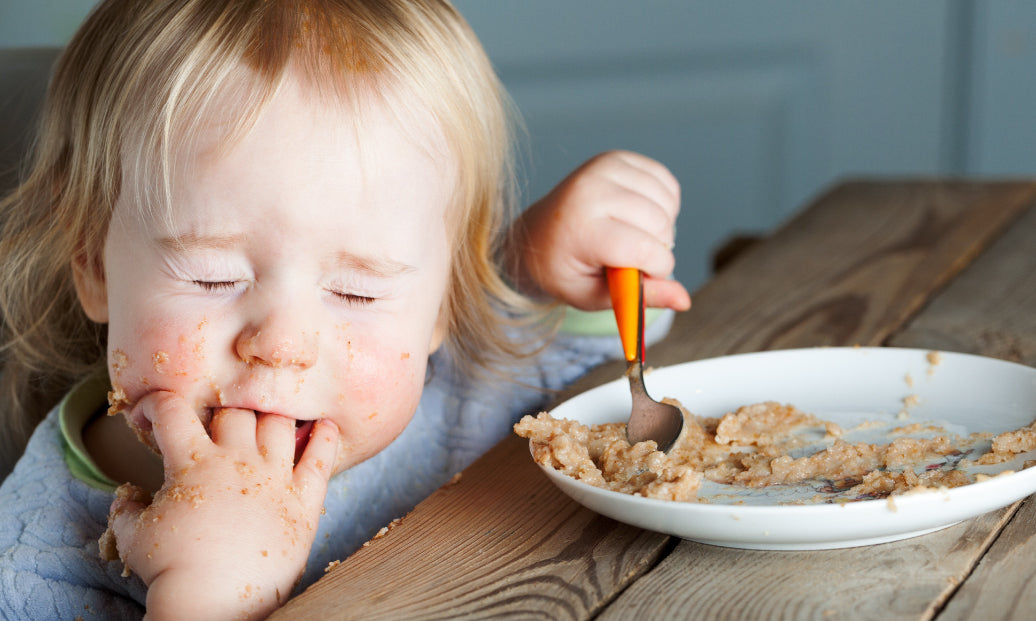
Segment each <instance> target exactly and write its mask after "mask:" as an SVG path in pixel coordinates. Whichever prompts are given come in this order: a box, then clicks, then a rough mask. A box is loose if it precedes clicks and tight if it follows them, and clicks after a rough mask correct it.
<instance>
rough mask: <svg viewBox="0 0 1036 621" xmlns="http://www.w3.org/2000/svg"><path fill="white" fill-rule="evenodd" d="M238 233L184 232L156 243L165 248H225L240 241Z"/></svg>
mask: <svg viewBox="0 0 1036 621" xmlns="http://www.w3.org/2000/svg"><path fill="white" fill-rule="evenodd" d="M241 239H242V237H241V236H240V235H197V234H195V233H184V234H183V235H176V236H173V237H162V238H159V239H158V245H159V246H162V247H163V248H165V249H166V250H227V249H230V248H233V247H235V246H237V245H238V244H239V243H240V242H241Z"/></svg>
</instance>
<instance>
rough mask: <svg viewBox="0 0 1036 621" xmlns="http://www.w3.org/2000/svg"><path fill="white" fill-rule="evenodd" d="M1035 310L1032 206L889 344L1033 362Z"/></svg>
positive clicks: (1035, 228) (1035, 255)
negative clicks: (906, 329) (907, 328)
mask: <svg viewBox="0 0 1036 621" xmlns="http://www.w3.org/2000/svg"><path fill="white" fill-rule="evenodd" d="M994 287H995V289H994ZM1034 311H1036V209H1030V210H1029V211H1028V213H1026V214H1025V215H1024V216H1022V217H1021V218H1019V220H1018V221H1017V222H1015V223H1014V224H1013V225H1012V226H1011V228H1010V229H1009V230H1008V231H1007V232H1006V233H1005V234H1004V236H1003V238H1002V239H1000V240H998V241H997V243H996V244H994V245H993V246H992V247H991V248H990V249H989V251H988V252H986V253H984V254H983V255H982V256H981V257H979V258H978V260H976V261H975V263H974V264H972V265H971V266H970V267H969V268H968V269H967V270H965V271H964V272H963V273H962V274H961V275H960V278H957V279H956V280H954V281H953V283H952V284H951V285H950V286H949V287H948V288H947V290H946V292H945V293H944V294H942V295H940V296H938V297H937V298H935V299H934V300H932V303H931V304H930V305H929V306H928V308H926V309H925V312H924V314H922V315H921V316H920V317H918V318H917V319H916V320H915V321H913V322H912V323H911V326H910V329H909V330H908V331H906V332H905V333H903V334H901V335H898V336H896V338H895V339H894V340H893V341H892V343H893V344H894V345H897V346H900V347H917V346H922V347H933V348H936V349H942V350H946V351H958V352H966V353H978V354H983V355H986V356H993V357H996V358H1001V359H1003V360H1010V361H1012V362H1021V363H1023V364H1027V365H1030V366H1036V312H1034Z"/></svg>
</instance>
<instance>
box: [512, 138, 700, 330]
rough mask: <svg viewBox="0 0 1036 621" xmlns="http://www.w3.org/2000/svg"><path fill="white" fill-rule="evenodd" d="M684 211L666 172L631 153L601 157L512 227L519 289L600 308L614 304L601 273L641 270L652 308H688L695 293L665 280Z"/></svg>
mask: <svg viewBox="0 0 1036 621" xmlns="http://www.w3.org/2000/svg"><path fill="white" fill-rule="evenodd" d="M679 211H680V186H679V183H678V182H677V181H676V178H675V177H673V175H672V174H671V173H670V172H669V170H668V169H666V167H665V166H663V165H662V164H660V163H659V162H657V161H655V160H653V159H651V158H649V157H645V156H643V155H640V154H638V153H632V152H629V151H609V152H606V153H602V154H600V155H597V156H596V157H594V158H592V159H591V160H589V161H588V162H586V163H585V164H583V165H582V166H580V167H579V168H578V169H576V171H575V172H573V173H572V174H571V175H569V176H568V177H567V178H565V180H564V181H562V182H561V183H560V184H559V185H558V186H557V187H556V188H554V189H553V190H552V191H551V192H550V193H549V194H548V195H547V196H545V197H544V198H543V199H541V200H540V201H538V202H537V203H535V204H534V205H532V206H530V207H529V208H528V209H527V210H526V211H525V213H523V214H522V216H521V217H520V218H519V219H518V220H517V221H516V222H515V226H514V227H513V229H512V235H511V238H510V239H509V240H508V244H509V249H510V251H511V252H512V253H513V256H515V257H516V258H517V265H516V266H515V272H516V273H515V279H516V282H517V284H518V287H519V289H521V290H523V291H525V292H527V293H531V294H541V293H545V294H547V295H549V296H551V297H553V298H556V299H558V300H560V301H562V302H564V303H566V304H569V305H571V306H574V307H576V308H579V309H582V310H601V309H605V308H609V307H610V306H611V301H610V298H609V295H608V285H607V282H606V280H605V276H604V267H606V266H612V267H636V268H639V269H641V270H642V271H643V272H644V273H645V274H646V276H647V278H645V279H644V301H645V303H646V305H647V306H652V307H663V308H672V309H675V310H686V309H688V308H690V305H691V298H690V295H689V294H688V293H687V290H686V289H685V288H684V287H683V285H681V284H680V283H678V282H676V281H675V280H669V279H668V277H669V275H670V274H672V272H673V267H674V266H675V259H674V257H673V252H672V248H673V241H674V237H675V234H676V228H675V223H676V216H677V214H678V213H679Z"/></svg>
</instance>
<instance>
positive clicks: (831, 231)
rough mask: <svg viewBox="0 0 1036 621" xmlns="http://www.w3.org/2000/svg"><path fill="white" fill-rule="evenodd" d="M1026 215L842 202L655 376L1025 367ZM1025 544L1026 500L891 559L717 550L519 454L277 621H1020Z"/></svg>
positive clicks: (965, 193)
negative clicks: (776, 352)
mask: <svg viewBox="0 0 1036 621" xmlns="http://www.w3.org/2000/svg"><path fill="white" fill-rule="evenodd" d="M1034 202H1036V183H1031V182H1028V183H1023V182H989V183H979V182H964V181H959V182H958V181H950V182H942V181H934V180H933V181H913V180H903V181H858V182H857V181H853V182H846V183H843V184H841V185H839V186H837V187H835V188H834V189H832V190H831V191H830V192H828V193H827V194H825V195H823V196H822V197H820V198H819V199H818V200H817V201H816V202H815V203H813V204H812V205H811V206H809V207H808V208H807V209H805V210H804V211H803V212H801V213H800V214H799V215H798V216H797V217H796V218H794V219H793V220H792V221H790V222H789V223H788V224H787V225H785V226H784V227H783V228H782V229H780V230H779V231H778V232H777V233H775V234H774V235H773V236H772V237H770V238H768V239H767V240H765V241H763V242H761V243H759V244H757V245H756V246H754V247H752V248H751V249H750V250H748V251H747V252H745V253H744V254H743V255H741V256H739V257H738V258H737V259H736V260H735V261H734V262H733V263H732V264H731V265H730V266H729V267H728V268H726V269H724V270H723V271H722V272H720V273H719V274H717V275H716V276H715V277H714V278H713V279H712V280H711V281H710V282H709V283H708V284H707V285H705V286H704V287H703V288H702V289H701V290H700V291H698V292H697V293H696V294H695V296H694V308H693V309H691V310H690V311H689V312H687V313H683V314H681V315H680V316H679V317H678V319H677V321H676V324H675V325H674V327H673V330H672V332H671V333H670V335H669V336H668V338H667V339H666V340H665V341H664V342H663V343H660V344H659V345H657V346H656V347H654V348H653V349H652V350H651V351H649V352H648V360H649V361H651V363H652V364H654V365H658V366H661V365H669V364H675V363H678V362H683V361H688V360H695V359H700V358H708V357H713V356H719V355H723V354H732V353H740V352H751V351H759V350H766V349H784V348H793V347H808V346H821V345H854V344H859V345H889V346H903V347H919V348H930V349H940V350H945V351H958V352H971V353H979V354H983V355H987V356H993V357H998V358H1003V359H1007V360H1012V361H1018V362H1022V363H1025V364H1028V365H1034V366H1036V313H1034V309H1036V209H1034V208H1032V207H1031V206H1032V205H1033V203H1034ZM688 212H689V213H687V214H686V215H685V216H684V218H685V219H688V220H691V221H693V218H694V213H693V209H689V210H688ZM622 369H623V366H622V363H615V364H609V365H605V366H603V367H601V368H598V369H596V370H594V371H593V372H592V373H590V374H589V375H588V376H587V377H585V378H584V379H583V380H581V381H580V382H579V383H578V385H577V386H575V387H574V388H573V389H572V390H570V391H568V392H567V393H566V395H563V396H562V397H570V396H572V395H574V394H577V393H578V392H581V391H583V390H586V389H587V388H590V387H592V386H595V385H597V384H600V383H603V382H605V381H609V380H613V379H615V378H617V377H619V375H620V373H621V372H622ZM1034 535H1036V496H1034V497H1030V498H1028V499H1026V500H1024V501H1021V502H1018V503H1016V504H1014V505H1012V506H1010V507H1007V508H1004V509H1001V510H999V511H994V512H992V513H988V514H986V515H982V516H980V517H977V518H974V519H971V520H968V521H965V522H962V523H960V524H957V525H955V526H952V527H949V528H946V529H944V530H941V531H938V532H935V533H932V534H928V535H924V536H921V537H915V538H912V539H907V540H904V541H900V542H895V543H887V544H882V545H875V546H869V547H862V548H849V549H842V550H827V551H816V552H771V551H752V550H737V549H726V548H718V547H713V546H708V545H704V544H699V543H694V542H690V541H682V540H679V539H677V538H674V537H670V536H667V535H662V534H659V533H654V532H650V531H645V530H641V529H638V528H634V527H631V526H626V525H624V524H621V523H618V522H615V521H613V520H611V519H608V518H605V517H602V516H599V515H597V514H594V513H592V512H590V511H589V510H586V509H583V508H582V507H581V506H579V505H577V504H576V503H574V502H573V501H571V500H569V499H568V498H567V497H566V496H564V495H563V494H562V493H561V492H560V491H558V490H557V489H556V488H555V487H554V486H553V485H551V484H550V483H549V482H548V480H547V478H546V477H545V476H544V475H543V474H542V473H541V472H540V471H539V469H538V468H537V467H536V466H535V465H534V464H533V462H532V460H531V459H530V457H529V452H528V445H527V443H526V441H525V440H523V439H520V438H518V437H512V438H509V439H507V440H505V441H503V442H502V443H500V444H499V445H498V446H496V447H495V448H493V449H492V450H491V451H489V452H488V453H487V454H486V455H485V456H483V457H482V458H481V459H480V460H479V461H477V462H476V463H474V464H473V465H472V466H471V467H470V468H468V469H467V470H465V471H464V472H463V475H462V477H461V478H460V479H459V480H458V481H456V482H455V483H453V484H450V485H447V486H445V487H443V488H442V489H440V490H438V491H437V492H435V493H434V494H433V495H432V496H430V497H429V498H428V499H426V500H425V501H424V502H422V503H421V504H420V505H418V507H417V508H416V509H415V510H414V511H413V512H412V513H411V514H409V515H408V516H407V517H406V518H404V519H403V520H402V521H401V522H399V523H397V524H396V525H395V526H394V527H393V528H391V529H390V531H389V532H388V533H387V534H386V535H385V536H383V537H380V538H377V539H375V540H374V541H372V542H371V543H370V544H369V545H368V546H367V547H364V548H363V549H361V550H359V551H358V552H357V553H355V554H354V555H352V556H351V557H349V558H348V559H345V560H344V561H342V563H341V564H340V565H339V566H337V567H336V568H335V569H333V570H332V571H330V572H329V573H328V574H327V575H326V576H325V577H324V578H323V579H322V580H320V581H319V582H318V583H317V584H315V585H313V586H312V587H310V588H309V589H308V590H306V591H305V592H304V593H303V594H301V595H300V596H299V597H297V598H295V599H294V600H292V601H291V602H289V603H288V605H287V606H285V607H284V608H283V609H282V610H281V611H279V612H278V614H276V615H275V618H277V619H286V618H304V619H347V618H348V619H351V618H355V619H373V618H400V619H434V618H487V617H504V616H506V617H512V618H541V619H587V618H597V619H637V618H642V619H669V618H689V619H778V618H779V619H883V620H886V619H938V620H939V621H948V620H951V619H1019V620H1031V619H1036V537H1034Z"/></svg>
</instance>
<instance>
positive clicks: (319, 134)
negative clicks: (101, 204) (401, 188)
mask: <svg viewBox="0 0 1036 621" xmlns="http://www.w3.org/2000/svg"><path fill="white" fill-rule="evenodd" d="M262 80H263V78H260V77H259V76H257V75H255V73H254V72H251V71H250V70H248V69H247V68H244V67H242V68H241V70H240V75H238V76H235V77H234V79H232V80H229V81H227V82H225V83H224V84H223V85H221V86H220V87H219V88H217V89H213V90H212V91H211V92H209V93H207V94H205V95H204V96H201V97H200V98H199V103H198V104H197V105H193V106H191V108H193V110H191V111H190V112H187V111H185V112H184V113H182V114H180V115H179V116H178V117H177V118H176V119H174V122H173V124H172V131H171V132H170V134H169V142H168V148H167V149H164V150H159V151H158V152H157V153H153V156H154V157H153V158H147V157H143V158H139V159H137V160H136V161H134V159H133V158H132V156H131V157H130V158H129V159H127V160H126V161H125V162H124V166H125V168H124V170H125V171H126V172H127V173H129V174H128V175H127V178H126V179H124V181H128V182H129V183H130V184H132V186H135V187H127V186H126V185H124V191H129V192H130V196H127V197H126V198H131V200H133V201H134V202H136V203H138V204H142V203H146V202H148V201H151V203H152V204H151V206H144V209H143V212H144V214H145V216H150V218H148V219H151V218H154V217H155V216H160V215H165V216H166V217H168V215H169V214H168V210H169V209H171V208H173V206H174V205H175V204H176V200H177V196H175V195H173V193H172V192H173V190H174V189H175V188H183V187H185V186H184V183H183V182H184V181H185V179H190V178H191V177H193V176H196V175H197V174H198V173H199V172H200V171H201V170H202V169H201V168H200V167H212V166H215V165H217V164H219V163H220V162H222V161H223V160H225V159H226V158H230V157H234V156H235V154H236V152H237V151H238V150H239V148H240V147H242V146H243V145H247V144H249V142H250V140H252V139H254V138H255V136H254V134H255V133H256V132H265V135H269V133H270V132H271V131H273V132H275V135H276V136H277V138H278V139H280V140H282V141H283V144H284V145H285V146H286V147H287V146H288V145H291V144H293V143H296V142H299V141H306V140H314V139H315V140H317V141H319V139H320V138H323V137H325V136H326V135H332V136H337V137H340V138H344V140H342V141H340V142H341V143H342V144H343V145H345V148H349V147H355V149H354V150H355V152H356V153H357V154H358V160H359V162H360V165H361V166H363V165H364V162H375V161H377V157H376V156H377V154H378V152H379V150H381V149H382V147H383V146H384V145H382V144H379V143H381V142H384V141H385V139H386V135H387V136H388V137H389V138H390V139H391V140H392V141H393V142H395V143H397V144H401V143H405V147H407V148H410V149H411V150H412V151H414V152H416V153H417V154H419V155H420V156H421V157H423V158H426V159H427V160H429V161H431V162H433V163H434V165H435V166H436V168H437V170H438V171H440V173H441V175H442V176H443V177H445V178H448V179H449V180H450V185H451V190H454V191H455V190H456V188H455V186H456V185H457V180H458V177H459V175H458V174H457V168H458V158H457V157H456V156H455V154H454V153H453V152H452V150H451V149H450V147H449V145H448V143H447V140H446V137H445V134H444V131H443V128H442V126H441V124H440V123H439V122H438V121H437V119H436V117H435V114H434V113H433V112H432V111H431V110H428V109H427V108H425V107H423V106H421V105H420V104H418V103H416V102H415V100H414V98H409V97H407V95H406V93H405V92H403V89H402V88H400V87H398V86H394V85H392V84H390V83H387V82H386V83H382V84H374V83H365V84H353V85H352V88H350V89H348V90H347V89H346V86H341V87H338V88H333V89H331V88H322V87H321V86H320V85H317V84H314V83H313V80H312V79H307V78H306V76H305V75H303V74H301V72H298V71H296V70H294V69H291V68H289V69H287V70H286V72H285V74H284V75H283V76H282V77H281V79H280V80H279V81H277V82H276V83H272V82H263V81H262ZM386 127H387V128H389V129H388V130H387V131H388V132H389V133H388V134H386ZM284 151H285V152H287V151H288V149H287V148H285V149H284ZM128 152H129V153H131V154H132V153H136V154H137V155H138V156H140V155H143V152H142V151H141V150H138V149H129V150H128ZM268 155H269V157H270V158H272V159H277V158H279V157H281V156H282V153H281V152H279V151H276V150H274V151H270V152H269V153H268ZM333 155H334V154H330V153H329V154H328V156H329V157H331V156H333ZM150 159H153V160H156V161H150V162H149V161H146V160H150ZM383 164H384V163H382V165H383ZM147 197H152V198H150V199H149V198H147ZM155 197H165V200H164V201H161V202H160V203H159V205H155V204H154V198H155ZM156 206H157V207H159V208H158V209H156V208H155V207H156Z"/></svg>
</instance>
